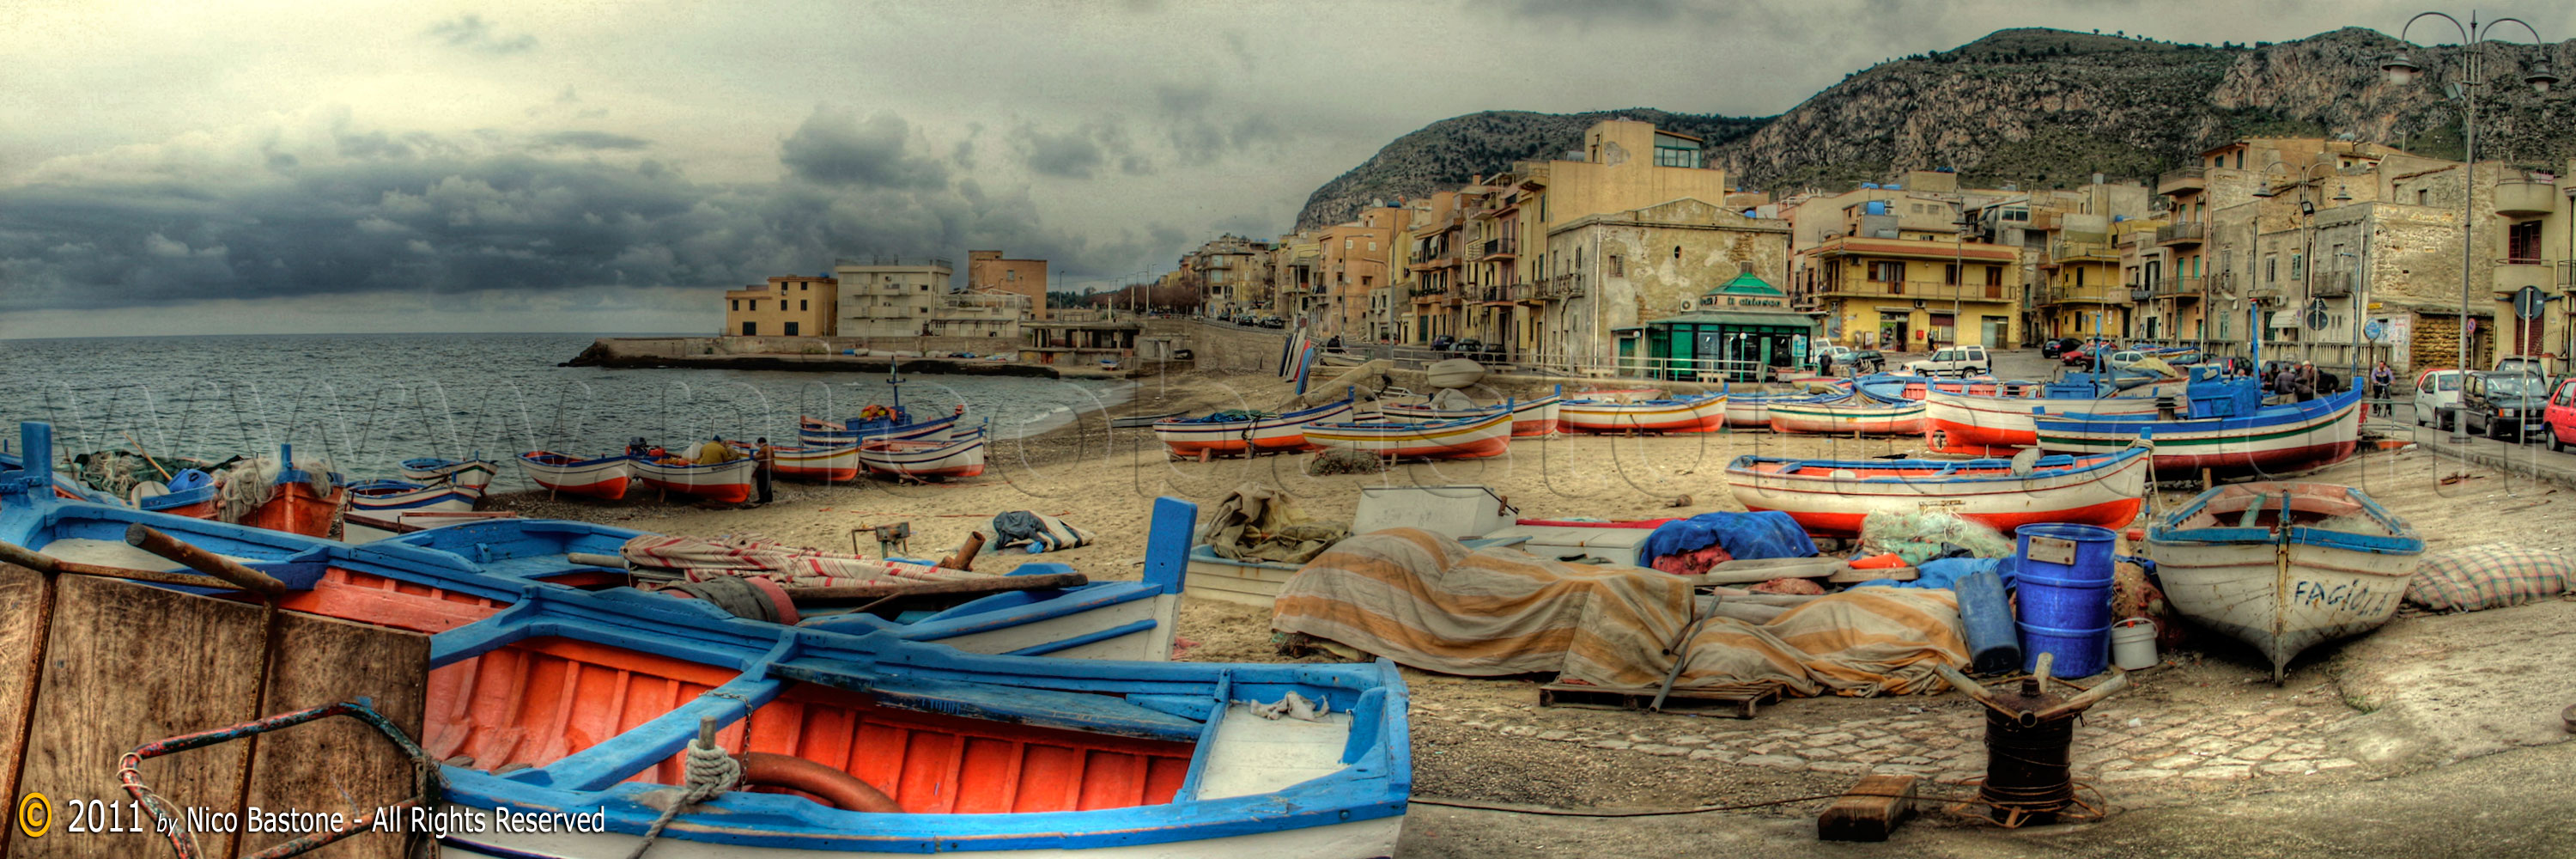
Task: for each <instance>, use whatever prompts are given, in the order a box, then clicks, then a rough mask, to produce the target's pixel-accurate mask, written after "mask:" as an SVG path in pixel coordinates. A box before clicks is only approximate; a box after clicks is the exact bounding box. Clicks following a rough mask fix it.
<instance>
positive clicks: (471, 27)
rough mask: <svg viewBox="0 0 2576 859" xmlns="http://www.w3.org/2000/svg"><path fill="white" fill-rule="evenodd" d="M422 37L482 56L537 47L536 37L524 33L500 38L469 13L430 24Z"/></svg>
mask: <svg viewBox="0 0 2576 859" xmlns="http://www.w3.org/2000/svg"><path fill="white" fill-rule="evenodd" d="M422 35H426V36H428V37H430V38H432V39H436V40H438V41H441V42H445V43H447V45H448V46H449V47H452V48H461V49H464V50H468V51H474V52H476V53H484V54H515V53H519V52H521V51H526V50H530V49H533V48H535V47H536V46H537V37H535V36H532V35H529V34H527V33H520V34H518V35H515V36H507V37H505V36H502V35H501V34H500V32H499V31H498V30H495V29H494V28H493V27H492V25H491V24H490V23H489V22H486V21H484V20H483V16H481V15H476V14H472V13H467V14H464V15H459V16H457V17H455V18H453V19H450V20H446V21H440V22H438V23H436V24H431V25H429V29H428V30H427V31H424V32H423V33H422Z"/></svg>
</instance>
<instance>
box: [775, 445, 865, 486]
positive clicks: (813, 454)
mask: <svg viewBox="0 0 2576 859" xmlns="http://www.w3.org/2000/svg"><path fill="white" fill-rule="evenodd" d="M770 457H771V464H772V466H773V467H774V468H775V469H776V471H777V472H778V476H780V477H790V478H795V479H797V480H821V481H842V480H850V479H853V478H856V477H858V476H859V446H858V445H855V444H809V445H803V446H799V447H773V448H770Z"/></svg>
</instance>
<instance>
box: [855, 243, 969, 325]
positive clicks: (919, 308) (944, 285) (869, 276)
mask: <svg viewBox="0 0 2576 859" xmlns="http://www.w3.org/2000/svg"><path fill="white" fill-rule="evenodd" d="M956 271H957V268H956V266H955V265H953V264H951V263H950V262H949V261H947V260H944V259H925V260H917V261H907V260H903V259H899V258H895V257H875V258H871V259H865V260H858V259H843V260H841V261H839V262H838V263H836V264H834V265H833V266H832V274H833V279H834V281H835V283H836V285H837V295H836V296H835V298H836V299H837V306H836V308H835V310H834V312H835V314H836V315H837V320H836V324H837V326H838V328H839V331H838V333H839V336H842V337H917V336H921V335H922V334H923V333H924V331H925V329H926V327H927V326H928V325H929V324H930V317H931V312H932V311H933V310H936V309H937V308H938V307H939V306H940V299H941V297H942V296H945V295H947V294H948V289H949V282H950V281H952V280H954V279H955V277H956Z"/></svg>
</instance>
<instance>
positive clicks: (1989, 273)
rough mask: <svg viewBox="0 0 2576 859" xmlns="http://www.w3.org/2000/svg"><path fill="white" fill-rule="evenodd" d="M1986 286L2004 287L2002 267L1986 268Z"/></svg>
mask: <svg viewBox="0 0 2576 859" xmlns="http://www.w3.org/2000/svg"><path fill="white" fill-rule="evenodd" d="M2076 271H2078V272H2081V271H2083V269H2080V268H2079V269H2076ZM1986 285H1987V286H2002V285H2004V267H2003V266H1999V265H1990V266H1986Z"/></svg>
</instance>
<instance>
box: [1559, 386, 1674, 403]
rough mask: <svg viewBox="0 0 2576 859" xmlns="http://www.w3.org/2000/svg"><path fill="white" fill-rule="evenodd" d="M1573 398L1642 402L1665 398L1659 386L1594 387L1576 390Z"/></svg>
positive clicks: (1596, 400)
mask: <svg viewBox="0 0 2576 859" xmlns="http://www.w3.org/2000/svg"><path fill="white" fill-rule="evenodd" d="M1573 398H1574V399H1577V400H1591V401H1594V402H1603V403H1642V402H1645V401H1647V400H1660V399H1663V398H1664V392H1663V391H1662V390H1661V389H1658V388H1593V389H1590V390H1583V391H1576V392H1574V394H1573Z"/></svg>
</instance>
